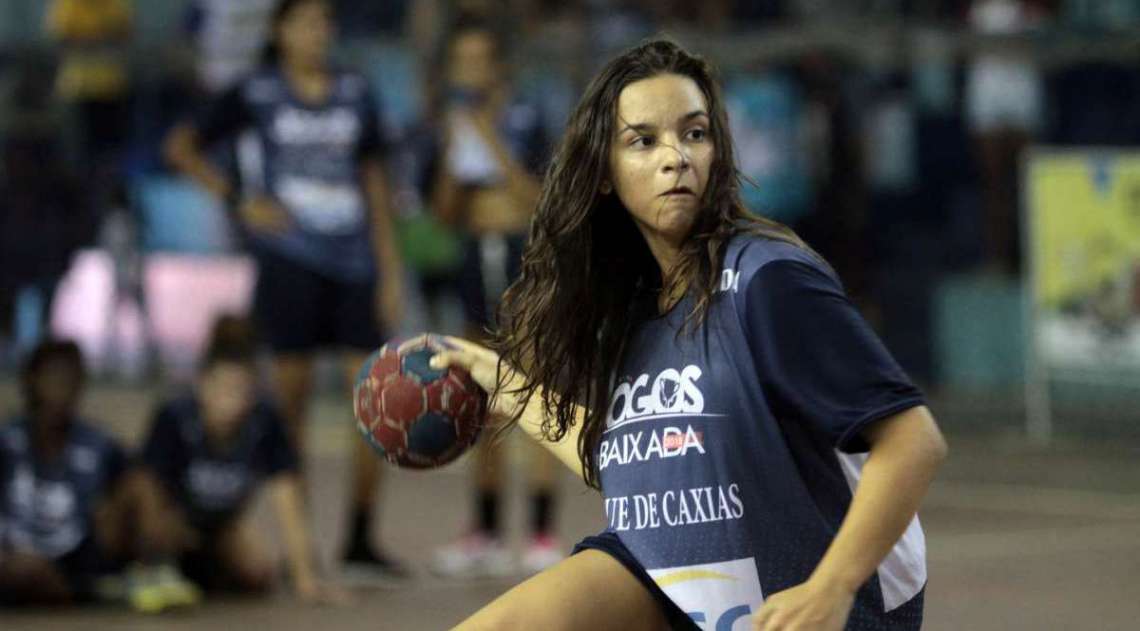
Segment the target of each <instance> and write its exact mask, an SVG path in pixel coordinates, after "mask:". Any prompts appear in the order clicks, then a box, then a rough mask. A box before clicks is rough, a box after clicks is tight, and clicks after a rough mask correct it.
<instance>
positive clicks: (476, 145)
mask: <svg viewBox="0 0 1140 631" xmlns="http://www.w3.org/2000/svg"><path fill="white" fill-rule="evenodd" d="M504 45H505V44H504V41H503V38H502V37H501V36H500V35H499V34H498V33H497V32H496V31H495V29H494V28H493V27H492V25H491V24H490V23H488V22H485V21H483V20H481V19H476V18H474V17H461V18H460V19H459V20H458V21H457V23H456V25H455V27H454V28H453V30H452V32H451V34H450V36H449V37H448V41H447V45H446V46H445V56H446V62H445V64H444V67H445V69H446V72H445V73H444V74H445V76H446V77H447V86H446V96H445V99H446V104H445V105H444V112H443V114H442V116H441V117H440V118H442V120H441V121H438V123H437V124H438V125H439V126H440V127H442V129H441V131H440V133H439V134H438V135H439V136H440V138H439V140H438V142H437V143H436V144H437V145H438V146H437V147H436V151H435V154H436V155H435V157H434V160H432V161H431V162H432V163H434V164H433V165H432V168H431V169H430V171H432V172H433V174H434V177H433V186H432V192H431V199H432V207H433V211H434V212H435V213H436V215H437V216H438V217H439V218H440V219H441V220H443V221H444V222H446V223H450V224H453V225H456V226H457V227H459V229H460V230H461V231H462V232H463V233H464V236H465V246H464V255H463V264H462V267H460V269H459V272H458V278H457V279H456V280H457V281H458V289H459V296H460V298H461V300H462V302H463V307H464V313H465V316H466V320H467V327H466V328H467V335H468V336H470V337H472V338H473V339H479V338H480V336H482V335H483V334H484V333H485V331H487V330H488V329H489V328H490V327H491V326H492V323H493V321H494V313H495V310H496V309H497V308H498V304H499V298H500V297H501V296H502V294H503V292H504V291H505V290H506V288H507V286H508V285H509V284H510V283H511V282H513V281H514V280H515V278H517V277H518V272H519V266H520V264H521V259H522V249H523V245H524V243H525V241H526V229H527V227H528V226H529V225H530V219H531V215H532V214H533V212H534V207H535V205H536V204H537V202H538V194H539V188H540V185H539V178H540V177H541V172H542V169H543V168H544V167H545V166H546V161H547V159H548V158H549V148H548V145H549V143H548V142H547V139H546V133H545V130H544V128H543V120H542V115H541V112H540V110H539V108H538V107H537V106H536V105H535V104H534V103H531V102H529V101H527V100H524V99H522V98H520V97H518V96H517V95H515V94H513V93H512V87H511V85H510V81H509V72H508V69H507V64H506V62H505V60H504V57H505V53H506V51H504V50H503V48H504ZM527 447H529V448H531V449H530V450H529V451H531V452H532V453H531V454H529V455H530V456H531V457H530V466H529V467H528V471H527V473H528V474H529V475H528V477H529V480H528V487H529V488H528V491H529V496H530V498H529V499H530V502H529V504H530V513H531V519H530V528H529V533H528V534H529V536H528V538H527V542H526V545H525V547H524V551H523V554H522V557H521V559H520V561H521V564H520V565H521V569H522V570H523V571H524V572H526V573H531V574H533V573H535V572H538V571H541V570H542V569H545V568H546V567H548V566H549V565H552V564H553V563H556V562H557V561H559V560H560V559H561V558H562V557H563V556H565V553H566V550H563V549H562V548H561V546H560V545H559V543H558V541H557V540H556V538H555V537H554V528H553V522H554V519H553V515H554V504H555V499H556V495H555V492H554V489H555V484H554V482H555V478H554V473H555V472H556V470H557V467H558V464H557V461H556V460H555V459H554V458H552V457H551V456H550V455H549V454H548V453H547V452H546V451H545V450H543V449H540V448H534V447H533V445H531V444H528V445H527ZM505 452H506V450H505V449H504V446H503V444H501V443H500V442H499V441H494V440H490V439H489V438H484V439H483V440H481V441H480V442H479V445H478V447H477V450H476V455H475V460H474V463H473V465H474V476H473V478H474V483H475V484H474V489H472V490H473V491H474V494H475V498H474V499H475V501H474V502H472V505H473V506H474V507H475V515H474V516H473V517H474V519H473V520H472V526H471V527H470V529H469V530H468V531H467V532H465V533H463V534H462V535H461V536H460V537H458V538H457V539H456V540H455V541H452V542H450V543H448V544H446V545H444V546H441V547H440V548H438V549H437V550H436V551H435V554H434V555H433V559H432V570H433V571H434V572H435V573H437V574H441V575H444V576H461V577H477V576H496V575H505V574H510V573H513V571H514V570H515V567H516V564H515V563H514V560H513V559H512V558H511V554H510V551H509V548H508V546H507V545H506V542H505V536H504V533H503V528H502V523H501V522H502V520H501V519H500V515H501V512H502V511H501V505H502V501H501V500H502V494H503V493H502V492H503V487H504V482H505V476H506V474H507V466H506V459H505V458H504V454H505Z"/></svg>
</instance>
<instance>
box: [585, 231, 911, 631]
mask: <svg viewBox="0 0 1140 631" xmlns="http://www.w3.org/2000/svg"><path fill="white" fill-rule="evenodd" d="M691 308H692V302H691V298H689V297H686V298H685V299H683V300H682V301H681V302H680V303H678V304H677V305H676V306H674V307H673V308H672V309H671V310H670V311H669V312H668V313H667V314H665V315H663V316H660V317H658V318H654V319H652V320H649V321H648V322H645V323H644V324H643V325H641V326H640V327H638V328H637V329H635V331H634V332H633V333H632V335H631V336H630V338H629V340H628V342H627V348H626V351H625V352H624V356H623V360H622V364H621V369H620V371H619V373H618V374H619V375H622V376H621V377H619V379H618V380H617V381H616V384H615V388H614V393H613V396H612V399H611V401H612V403H611V409H610V416H609V420H608V423H607V429H606V430H605V433H604V435H603V439H602V443H601V445H600V451H599V454H598V456H599V457H598V466H599V469H600V474H601V484H602V488H603V491H604V497H605V512H606V518H607V520H608V529H607V534H611V533H612V534H616V536H617V537H618V538H619V539H620V541H621V543H622V544H624V546H625V547H626V548H628V550H629V551H630V552H631V553H632V555H633V557H634V558H636V560H637V561H638V562H639V563H640V564H641V565H642V566H643V567H644V568H645V569H646V570H647V571H648V573H649V575H650V576H651V577H652V578H653V580H654V581H655V582H656V583H657V585H658V586H659V587H660V588H661V589H662V591H664V592H665V594H666V595H667V596H668V597H669V598H670V599H671V600H672V601H673V602H674V603H675V604H676V605H677V606H678V607H680V609H681V611H683V612H685V613H687V614H688V615H689V617H690V618H691V619H692V620H693V622H695V623H697V624H698V625H699V626H700V627H701V628H704V629H710V630H711V629H716V630H717V631H720V630H725V629H734V630H735V629H750V628H751V626H750V624H751V615H752V614H753V613H755V611H756V608H757V606H758V605H759V604H760V603H761V602H762V601H763V598H764V597H765V596H767V595H771V594H774V593H776V592H779V591H781V590H784V589H787V588H790V587H793V586H795V585H797V584H799V583H802V582H804V581H805V580H807V579H808V578H809V576H810V575H811V573H812V571H813V570H814V569H815V567H816V565H817V564H818V563H819V561H820V559H821V558H822V557H823V554H824V552H825V551H826V550H827V547H828V546H829V544H830V543H831V540H832V538H833V537H834V535H835V533H836V531H837V530H838V529H839V526H840V523H841V522H842V520H843V517H844V515H845V514H846V511H847V507H848V506H849V504H850V502H851V498H852V494H853V490H854V488H855V485H856V484H857V483H858V480H859V475H860V471H861V469H862V465H863V462H864V461H865V459H866V451H867V450H868V448H869V445H868V444H867V443H866V441H865V440H864V439H863V438H862V437H861V436H860V432H861V430H863V429H864V428H866V427H867V426H868V425H869V424H870V423H873V422H874V421H877V420H880V419H883V418H886V417H889V416H892V415H894V414H897V413H900V412H903V411H905V410H907V409H909V408H912V407H915V406H918V405H922V404H923V403H924V400H923V396H922V394H921V393H920V392H919V390H918V389H917V388H916V387H915V386H914V385H913V384H912V383H911V382H910V380H909V379H908V378H907V376H906V375H905V374H904V373H903V371H902V370H901V369H900V368H899V367H898V365H897V364H896V363H895V362H894V360H893V359H892V358H891V356H890V355H889V353H888V352H887V350H886V349H885V348H884V347H883V346H882V344H881V343H880V342H879V340H878V338H877V337H876V336H875V334H874V333H873V332H872V331H871V329H870V328H869V327H868V326H867V324H866V323H865V322H864V321H863V319H862V318H861V317H860V316H859V314H858V313H857V311H856V310H855V308H854V306H853V305H852V304H851V303H850V302H849V301H848V299H847V298H846V296H845V294H844V292H843V290H842V288H841V285H840V283H839V281H838V279H837V278H836V277H835V276H834V273H833V272H832V271H831V270H830V269H829V268H828V267H827V266H826V264H824V263H822V262H820V261H818V260H817V259H815V258H814V257H813V256H812V255H811V254H810V253H809V252H807V251H805V250H802V249H799V248H796V247H794V246H791V245H788V244H784V243H780V242H776V241H771V240H768V239H764V238H758V237H749V236H739V237H736V238H735V239H734V240H733V241H732V242H731V243H730V245H729V247H728V251H727V254H726V256H725V263H724V270H723V271H722V276H721V284H720V290H719V294H718V295H717V296H716V299H715V300H714V301H713V303H712V305H711V306H710V308H709V312H708V319H707V321H706V322H705V323H704V324H703V325H702V326H700V327H698V328H697V329H696V330H695V331H694V332H691V333H690V332H684V333H681V334H680V335H678V331H679V330H680V329H681V327H682V324H683V321H684V316H685V314H687V313H688V312H689V311H690V310H691ZM925 583H926V566H925V542H924V538H923V534H922V530H921V527H920V526H919V523H918V519H917V517H916V518H915V519H914V520H913V521H912V522H911V524H910V526H909V527H908V529H907V531H906V533H905V534H904V535H903V537H902V538H901V539H900V541H899V542H898V543H897V544H896V546H895V547H894V549H893V550H892V551H891V553H890V554H889V555H888V556H887V558H886V559H885V560H884V561H883V562H882V564H881V565H880V566H879V568H878V571H877V572H876V574H875V575H874V576H873V577H872V578H871V579H870V580H869V581H868V582H867V583H866V584H865V585H864V586H863V587H862V588H861V589H860V590H859V591H858V593H857V594H856V598H855V603H854V606H853V609H852V611H851V616H850V618H849V620H848V623H847V629H848V630H888V629H889V630H904V629H905V630H910V629H918V628H919V627H920V625H921V620H922V592H923V588H924V586H925Z"/></svg>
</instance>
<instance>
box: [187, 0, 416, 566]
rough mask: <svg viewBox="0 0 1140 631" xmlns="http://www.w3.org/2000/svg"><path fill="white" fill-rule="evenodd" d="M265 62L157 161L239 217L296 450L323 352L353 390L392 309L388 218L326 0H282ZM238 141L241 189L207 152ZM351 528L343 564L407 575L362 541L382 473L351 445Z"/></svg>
mask: <svg viewBox="0 0 1140 631" xmlns="http://www.w3.org/2000/svg"><path fill="white" fill-rule="evenodd" d="M270 31H271V33H272V35H271V40H270V44H269V47H268V48H267V50H266V55H265V63H264V64H263V65H262V66H261V67H260V68H259V69H258V71H257V72H256V73H254V74H253V75H252V76H250V77H249V78H247V79H245V80H243V81H241V82H239V83H238V84H237V85H235V86H233V87H231V88H230V89H229V90H227V91H226V92H225V93H224V94H223V95H221V96H220V97H219V98H217V99H216V100H215V101H214V102H213V103H212V104H211V105H210V106H209V107H208V108H206V109H205V111H203V112H202V115H201V117H200V118H198V119H197V120H196V121H194V122H193V123H188V124H183V125H180V126H178V127H177V128H175V129H174V130H173V131H172V132H171V134H170V136H169V137H168V139H167V143H166V156H167V158H168V160H169V161H170V163H171V164H172V165H174V166H175V167H176V168H178V170H180V171H181V172H182V173H184V174H186V175H188V176H190V177H191V178H193V179H194V180H195V181H196V182H197V183H198V184H200V185H201V186H203V187H204V188H205V189H206V190H208V191H210V192H211V193H213V194H214V195H216V196H217V197H218V198H220V199H225V200H235V201H236V200H240V202H239V210H238V214H239V216H240V217H241V220H242V222H243V225H244V227H245V229H246V231H247V234H248V237H249V244H250V246H251V247H250V249H251V251H252V253H253V255H254V257H255V258H256V260H257V264H258V277H257V287H256V289H255V291H254V298H253V303H254V304H253V311H254V317H255V319H256V321H257V325H258V329H259V330H260V331H261V332H262V333H263V334H264V335H265V337H266V341H267V342H268V344H269V346H270V348H271V349H272V351H273V373H274V382H275V383H274V385H275V389H276V393H277V396H278V400H279V401H280V403H281V405H282V407H283V412H284V414H285V419H286V421H287V422H288V424H289V430H290V436H291V437H292V439H293V441H294V442H295V444H296V445H297V446H298V451H299V452H300V453H301V457H302V462H303V461H304V454H305V440H304V438H305V435H306V432H305V429H304V420H305V417H306V416H307V409H308V405H309V396H310V393H311V392H312V388H313V358H314V355H315V353H316V352H317V351H318V350H319V349H321V348H335V349H338V350H341V349H347V350H349V351H350V352H348V353H345V354H344V355H343V356H342V360H343V368H344V375H345V378H346V380H347V381H348V383H349V384H351V383H353V380H354V379H355V376H356V372H357V371H358V370H359V368H360V365H361V364H362V363H363V362H364V359H365V357H366V354H367V353H368V352H370V351H371V350H373V349H375V348H376V347H378V346H380V343H381V341H382V340H383V339H384V335H383V334H382V333H381V329H382V327H388V328H389V330H395V329H396V328H397V327H398V326H399V324H400V319H401V317H402V310H403V266H402V263H401V260H400V256H399V253H398V252H397V250H396V246H395V242H394V241H395V239H394V236H393V230H392V222H391V217H390V214H389V202H388V187H387V184H386V182H385V179H386V176H385V172H384V165H383V160H384V159H385V157H386V155H387V152H388V147H387V144H386V143H385V141H384V139H383V137H382V135H381V132H380V117H379V114H378V112H377V111H376V107H377V103H376V101H375V99H374V97H373V95H372V92H371V90H370V89H369V86H368V83H367V81H366V80H365V79H364V78H363V77H362V76H361V75H359V74H358V73H356V72H351V71H347V70H342V69H339V68H337V67H336V66H334V65H332V64H331V63H330V60H329V53H330V50H331V48H332V45H333V15H332V9H331V5H330V4H329V3H328V2H327V0H284V1H283V2H281V3H280V4H279V5H278V6H277V8H276V10H275V11H274V14H273V19H272V21H271V28H270ZM239 137H240V138H241V141H240V142H239V143H238V167H239V171H240V176H241V177H240V182H238V183H234V182H232V181H231V178H229V177H227V174H225V173H224V172H222V171H220V170H219V169H218V168H217V167H216V166H215V165H213V164H212V163H210V162H209V161H208V160H207V159H206V156H205V154H204V150H205V148H207V147H209V146H210V145H211V144H212V143H214V142H217V141H219V140H224V139H235V138H239ZM352 446H353V449H354V451H353V463H354V464H353V468H352V476H353V478H352V493H351V500H350V501H351V512H352V515H351V518H350V519H349V527H350V529H351V530H350V532H349V536H348V538H347V540H346V544H345V548H344V561H345V562H346V563H350V564H352V565H353V566H355V567H359V568H361V569H365V570H367V571H368V572H370V573H374V574H380V575H385V576H390V577H399V576H404V575H406V572H405V570H404V569H403V568H402V567H400V565H399V564H398V563H396V562H395V561H394V560H393V559H389V558H387V557H386V556H385V555H383V554H381V553H379V552H378V551H377V550H376V549H375V548H374V547H373V546H372V544H371V543H370V541H369V537H370V534H371V531H372V529H373V519H372V514H373V511H372V508H373V503H374V500H375V496H376V494H377V489H378V485H379V476H380V463H379V460H378V459H377V458H376V456H375V454H374V453H373V452H372V450H371V448H370V447H369V446H368V445H367V444H366V443H365V442H364V441H359V440H357V441H353V443H352Z"/></svg>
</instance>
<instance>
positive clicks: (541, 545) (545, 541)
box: [522, 535, 566, 574]
mask: <svg viewBox="0 0 1140 631" xmlns="http://www.w3.org/2000/svg"><path fill="white" fill-rule="evenodd" d="M564 558H566V552H565V551H564V550H563V549H562V545H561V544H560V543H559V542H558V540H557V539H555V538H554V537H552V536H550V535H536V536H534V537H532V538H531V540H530V541H529V542H528V543H527V546H526V552H524V553H523V558H522V566H523V570H525V571H526V573H527V574H538V573H539V572H541V571H543V570H545V569H546V568H548V567H550V566H552V565H554V564H555V563H558V562H559V561H561V560H562V559H564Z"/></svg>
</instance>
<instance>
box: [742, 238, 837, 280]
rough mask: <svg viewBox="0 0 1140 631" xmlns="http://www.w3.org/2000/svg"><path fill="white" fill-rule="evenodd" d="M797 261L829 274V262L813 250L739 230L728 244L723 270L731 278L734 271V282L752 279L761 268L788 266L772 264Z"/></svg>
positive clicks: (800, 264)
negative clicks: (730, 275)
mask: <svg viewBox="0 0 1140 631" xmlns="http://www.w3.org/2000/svg"><path fill="white" fill-rule="evenodd" d="M778 262H788V263H798V264H799V265H798V266H795V267H800V266H806V267H809V268H811V269H813V270H817V271H820V272H823V273H824V274H827V275H830V271H829V268H828V265H827V263H825V262H824V261H823V259H821V258H820V257H819V255H818V254H816V253H815V252H813V251H812V250H810V249H808V248H806V247H804V246H801V245H797V244H795V243H791V242H788V241H784V240H781V239H777V238H773V237H768V236H764V235H760V234H754V233H740V234H737V235H736V236H734V237H733V238H732V240H731V241H729V243H728V249H727V250H726V252H725V257H724V271H723V272H722V274H723V275H724V276H725V277H726V278H728V277H729V274H730V273H731V274H732V275H733V277H734V281H735V282H734V283H733V284H734V285H735V284H740V283H742V282H745V281H747V280H751V279H752V278H753V277H754V276H756V275H757V274H758V273H759V272H760V271H761V270H764V269H776V268H783V267H787V266H785V265H777V266H774V267H770V266H771V265H772V264H773V263H778Z"/></svg>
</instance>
